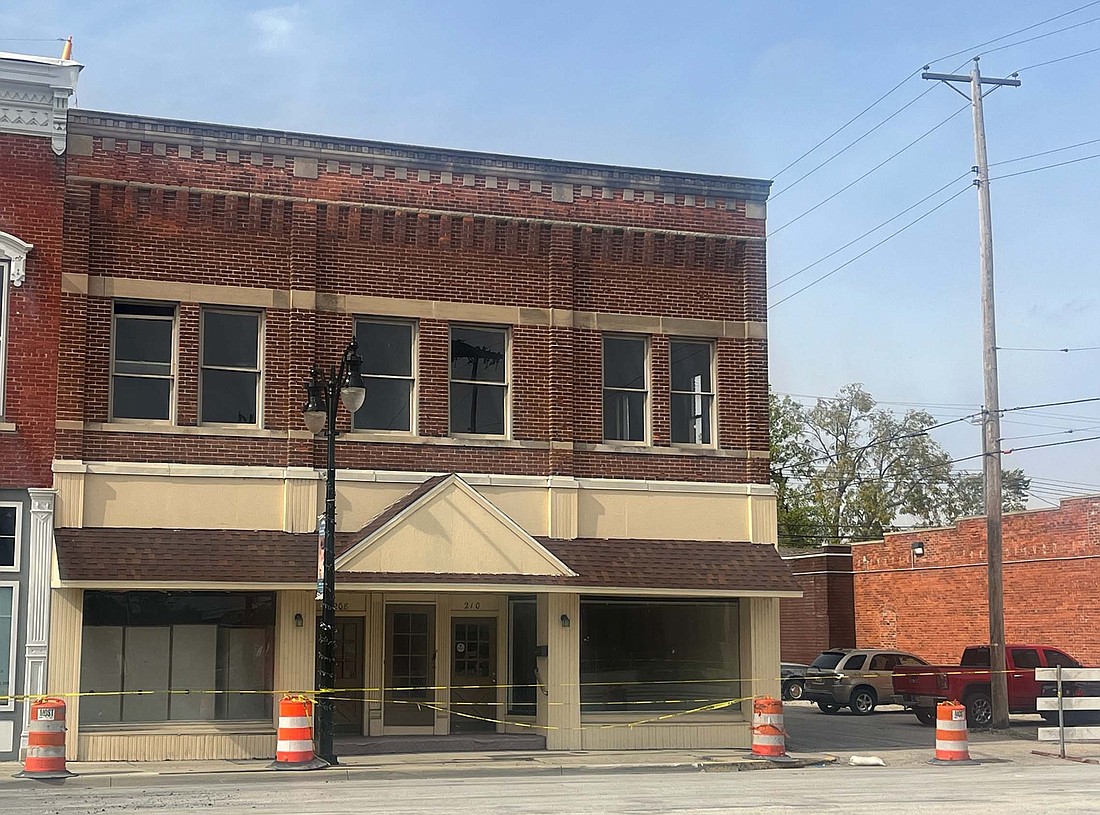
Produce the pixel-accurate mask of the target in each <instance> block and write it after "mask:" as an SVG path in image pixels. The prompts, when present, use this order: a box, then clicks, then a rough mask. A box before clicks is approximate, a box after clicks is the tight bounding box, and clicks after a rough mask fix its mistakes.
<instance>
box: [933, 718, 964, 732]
mask: <svg viewBox="0 0 1100 815" xmlns="http://www.w3.org/2000/svg"><path fill="white" fill-rule="evenodd" d="M936 729H937V730H966V720H965V719H960V720H958V721H952V720H951V719H937V720H936Z"/></svg>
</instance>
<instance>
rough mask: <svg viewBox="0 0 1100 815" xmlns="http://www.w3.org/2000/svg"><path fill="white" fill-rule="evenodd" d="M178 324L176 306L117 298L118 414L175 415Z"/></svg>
mask: <svg viewBox="0 0 1100 815" xmlns="http://www.w3.org/2000/svg"><path fill="white" fill-rule="evenodd" d="M175 327H176V308H175V306H170V305H162V304H159V303H125V302H118V303H115V307H114V347H113V349H112V356H111V416H112V417H113V418H116V419H168V418H169V417H170V415H171V401H172V384H173V366H172V348H173V341H174V337H175Z"/></svg>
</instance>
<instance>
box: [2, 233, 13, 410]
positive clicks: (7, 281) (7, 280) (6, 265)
mask: <svg viewBox="0 0 1100 815" xmlns="http://www.w3.org/2000/svg"><path fill="white" fill-rule="evenodd" d="M12 266H13V264H12V260H11V258H9V257H7V256H6V255H3V254H0V278H2V281H0V285H2V286H3V287H4V290H3V292H2V293H0V309H3V311H0V416H6V415H7V413H8V344H9V343H8V340H9V328H10V325H9V320H8V314H9V311H10V309H9V303H10V299H11V298H10V292H11V270H12Z"/></svg>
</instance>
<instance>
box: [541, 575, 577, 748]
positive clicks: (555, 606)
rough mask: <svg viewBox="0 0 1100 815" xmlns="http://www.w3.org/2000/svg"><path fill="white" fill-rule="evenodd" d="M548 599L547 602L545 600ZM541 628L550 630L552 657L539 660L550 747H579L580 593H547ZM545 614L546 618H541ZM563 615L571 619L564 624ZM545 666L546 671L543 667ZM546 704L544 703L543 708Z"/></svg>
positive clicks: (543, 604) (549, 638) (542, 606)
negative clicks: (568, 623) (544, 687)
mask: <svg viewBox="0 0 1100 815" xmlns="http://www.w3.org/2000/svg"><path fill="white" fill-rule="evenodd" d="M543 598H545V602H544V600H543ZM538 615H539V618H540V621H539V625H538V630H539V633H540V636H541V633H542V632H543V631H545V632H546V635H547V639H546V644H547V646H548V649H547V652H548V656H547V657H546V658H545V660H543V659H540V660H539V673H540V674H541V675H542V676H543V681H544V682H545V683H546V690H547V694H548V695H546V696H545V697H542V696H540V701H541V700H542V699H545V702H546V705H545V706H546V708H547V711H546V716H545V720H546V726H547V727H548V728H549V729H548V730H547V731H546V749H547V750H577V749H580V747H581V745H582V739H581V730H580V725H581V688H580V677H581V638H580V632H581V598H580V595H579V594H546V595H540V596H539V599H538ZM544 615H545V618H546V619H545V621H543V620H542V619H541V618H542V617H543V616H544ZM562 615H565V616H566V617H568V618H569V621H570V625H569V626H568V627H566V626H564V625H562ZM544 667H545V670H543V668H544ZM541 707H542V705H540V708H541Z"/></svg>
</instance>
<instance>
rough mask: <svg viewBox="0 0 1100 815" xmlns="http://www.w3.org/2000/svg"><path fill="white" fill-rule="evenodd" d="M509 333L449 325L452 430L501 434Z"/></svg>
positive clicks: (505, 397) (498, 329)
mask: <svg viewBox="0 0 1100 815" xmlns="http://www.w3.org/2000/svg"><path fill="white" fill-rule="evenodd" d="M507 342H508V332H507V331H506V330H504V329H502V328H469V327H465V326H453V327H452V328H451V432H452V433H478V434H482V435H490V436H503V435H504V434H505V426H506V420H505V416H506V404H507V397H508V382H507V369H508V355H507Z"/></svg>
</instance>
